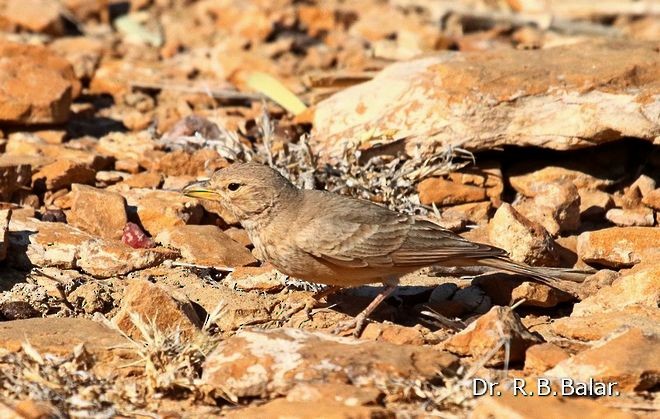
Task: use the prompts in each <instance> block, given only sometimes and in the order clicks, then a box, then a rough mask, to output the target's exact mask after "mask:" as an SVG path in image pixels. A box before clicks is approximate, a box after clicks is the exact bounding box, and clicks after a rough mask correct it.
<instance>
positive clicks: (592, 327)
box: [552, 306, 660, 342]
mask: <svg viewBox="0 0 660 419" xmlns="http://www.w3.org/2000/svg"><path fill="white" fill-rule="evenodd" d="M631 328H638V329H640V330H642V331H644V332H645V333H656V334H660V313H658V310H657V309H656V308H649V307H644V306H628V307H623V308H622V309H621V310H617V309H616V308H614V307H612V308H611V309H609V310H607V311H605V312H594V313H591V314H581V313H580V314H579V315H576V314H572V315H571V316H570V317H563V318H561V319H557V320H555V321H554V322H553V323H552V331H553V332H554V333H555V334H557V335H559V336H562V337H565V338H568V339H575V340H579V341H583V342H584V341H594V340H600V339H604V338H606V337H608V336H610V335H611V334H613V333H617V332H621V331H624V330H628V329H631Z"/></svg>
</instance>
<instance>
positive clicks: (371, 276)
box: [184, 163, 577, 333]
mask: <svg viewBox="0 0 660 419" xmlns="http://www.w3.org/2000/svg"><path fill="white" fill-rule="evenodd" d="M184 192H185V193H186V195H188V196H192V197H198V198H205V199H213V200H217V201H220V202H221V203H222V204H223V205H224V206H226V207H227V208H228V209H229V210H230V211H232V212H233V213H234V214H235V215H236V217H237V218H238V220H239V221H240V223H241V225H242V226H243V227H244V228H245V230H246V231H247V233H248V235H249V236H250V238H251V240H252V243H253V244H254V246H255V249H256V250H257V252H258V253H259V254H260V255H261V259H263V260H266V261H268V262H270V263H271V264H273V265H274V266H275V267H276V268H277V269H278V270H280V271H281V272H283V273H285V274H287V275H290V276H293V277H296V278H300V279H305V280H308V281H311V282H316V283H322V284H328V285H333V286H341V287H350V286H356V285H362V284H369V283H374V282H383V283H385V284H386V285H387V287H386V290H385V292H384V293H383V295H382V296H379V297H382V298H379V299H377V300H378V301H374V303H372V304H371V305H370V306H369V307H368V308H367V309H366V310H365V312H366V313H365V312H363V313H361V314H360V315H359V316H358V318H356V321H357V323H358V327H357V328H356V331H357V332H358V333H359V328H360V327H361V325H362V324H363V323H364V319H365V318H366V316H367V315H368V314H369V312H370V311H371V310H373V308H375V306H376V305H377V304H378V303H379V302H380V301H382V300H383V299H385V298H386V297H387V295H389V294H390V293H391V292H392V291H393V289H394V287H395V285H396V283H397V279H398V278H399V277H400V276H402V275H403V274H406V273H409V272H413V271H415V270H418V269H420V268H422V267H425V266H430V265H444V266H474V265H482V266H489V267H492V268H495V269H498V270H503V271H508V272H513V273H516V274H522V275H526V276H528V277H529V278H530V279H532V280H534V281H537V282H541V283H544V284H547V285H550V286H553V287H556V288H561V281H559V280H558V279H555V278H554V277H552V276H549V275H548V274H547V273H544V272H541V271H540V270H538V269H536V268H532V267H529V266H527V265H524V264H521V263H518V262H514V261H512V260H510V259H509V258H508V257H507V254H506V252H505V251H504V250H502V249H499V248H497V247H493V246H488V245H485V244H480V243H475V242H471V241H469V240H466V239H464V238H462V237H461V236H459V235H457V234H455V233H453V232H451V231H448V230H446V229H444V228H442V227H440V226H439V225H437V224H434V223H432V222H430V221H426V220H420V219H416V218H414V217H412V216H408V215H404V214H400V213H397V212H394V211H391V210H389V209H387V208H384V207H381V206H379V205H376V204H374V203H372V202H369V201H364V200H359V199H354V198H348V197H344V196H341V195H337V194H333V193H330V192H324V191H315V190H301V189H298V188H296V187H295V186H294V185H292V184H291V183H290V182H289V181H288V180H287V179H285V178H284V177H283V176H282V175H280V174H279V173H278V172H277V171H275V170H273V169H271V168H269V167H267V166H263V165H260V164H256V163H244V164H233V165H232V166H230V167H228V168H226V169H223V170H220V171H218V172H216V173H215V174H214V175H213V177H212V178H211V179H210V180H209V181H207V182H204V183H202V184H194V185H190V186H189V187H187V188H186V189H185V190H184ZM571 279H573V278H571ZM576 279H577V278H576ZM372 306H373V307H372Z"/></svg>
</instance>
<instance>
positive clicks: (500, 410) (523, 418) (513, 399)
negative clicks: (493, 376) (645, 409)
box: [470, 391, 637, 419]
mask: <svg viewBox="0 0 660 419" xmlns="http://www.w3.org/2000/svg"><path fill="white" fill-rule="evenodd" d="M534 394H535V395H534V397H522V396H521V395H518V396H514V395H513V394H512V393H511V392H509V391H502V396H501V397H481V398H480V399H479V401H478V402H477V404H476V406H475V407H474V411H473V412H472V414H471V415H470V417H471V418H473V419H509V418H514V417H515V418H518V419H555V418H567V417H580V418H583V419H601V418H612V419H635V418H636V417H637V416H636V415H634V414H633V413H629V412H625V411H622V410H618V409H614V408H612V407H608V406H605V405H604V403H602V402H600V401H598V400H591V399H588V398H585V397H570V398H569V397H561V398H559V397H538V396H536V393H534Z"/></svg>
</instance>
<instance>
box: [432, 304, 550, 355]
mask: <svg viewBox="0 0 660 419" xmlns="http://www.w3.org/2000/svg"><path fill="white" fill-rule="evenodd" d="M507 339H508V340H509V342H510V345H511V347H510V357H509V361H510V362H514V363H515V362H520V361H522V360H523V359H524V358H525V351H526V350H527V348H529V347H530V346H532V345H534V344H536V343H539V342H540V341H541V340H540V339H539V338H538V337H536V336H535V335H533V334H531V333H530V332H529V331H528V330H527V329H526V328H525V326H524V325H523V324H522V322H521V321H520V317H518V315H517V314H516V313H515V312H514V311H513V310H511V308H509V307H499V306H496V307H493V308H492V309H491V310H490V311H489V312H488V313H486V314H484V315H483V316H481V317H480V318H478V319H477V320H476V321H475V322H473V323H471V324H470V325H469V326H468V327H467V328H466V329H464V330H462V331H460V332H459V333H457V334H455V335H454V336H452V337H450V338H449V339H447V340H446V341H445V342H444V344H443V347H444V349H445V350H447V351H449V352H452V353H455V354H457V355H461V356H471V357H473V358H475V359H480V358H482V357H484V356H486V355H487V354H488V353H489V352H490V351H492V350H495V348H497V347H498V346H500V349H499V350H498V351H497V352H496V353H495V354H494V355H493V356H492V357H491V358H490V359H489V360H487V361H486V365H490V366H496V365H502V364H503V363H504V362H505V351H504V342H505V341H506V340H507Z"/></svg>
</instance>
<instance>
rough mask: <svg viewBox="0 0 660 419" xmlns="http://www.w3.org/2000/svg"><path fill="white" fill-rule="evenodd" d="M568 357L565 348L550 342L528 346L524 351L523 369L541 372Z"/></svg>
mask: <svg viewBox="0 0 660 419" xmlns="http://www.w3.org/2000/svg"><path fill="white" fill-rule="evenodd" d="M568 357H569V354H568V352H566V350H564V349H562V348H560V347H559V346H557V345H554V344H552V343H539V344H538V345H534V346H530V347H529V349H527V352H525V370H526V371H528V372H537V373H542V372H544V371H547V370H549V369H550V368H552V367H554V366H555V365H557V364H559V363H560V362H561V361H563V360H565V359H567V358H568Z"/></svg>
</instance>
